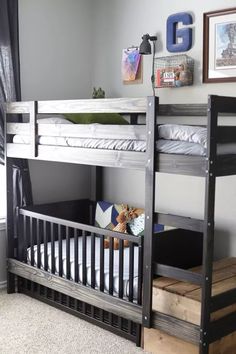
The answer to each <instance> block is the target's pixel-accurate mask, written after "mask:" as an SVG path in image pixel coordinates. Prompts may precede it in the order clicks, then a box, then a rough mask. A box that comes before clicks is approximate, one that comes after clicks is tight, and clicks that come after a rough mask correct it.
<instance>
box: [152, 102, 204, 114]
mask: <svg viewBox="0 0 236 354" xmlns="http://www.w3.org/2000/svg"><path fill="white" fill-rule="evenodd" d="M158 114H159V115H160V116H189V117H191V116H203V117H204V116H206V114H207V105H206V104H161V105H160V106H159V109H158Z"/></svg>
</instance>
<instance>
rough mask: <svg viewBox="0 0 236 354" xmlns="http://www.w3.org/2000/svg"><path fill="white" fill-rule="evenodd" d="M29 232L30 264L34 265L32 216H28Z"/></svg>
mask: <svg viewBox="0 0 236 354" xmlns="http://www.w3.org/2000/svg"><path fill="white" fill-rule="evenodd" d="M29 234H30V259H31V261H30V264H31V265H32V266H34V230H33V218H29Z"/></svg>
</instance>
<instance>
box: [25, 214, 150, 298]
mask: <svg viewBox="0 0 236 354" xmlns="http://www.w3.org/2000/svg"><path fill="white" fill-rule="evenodd" d="M105 237H107V238H108V239H109V249H105V247H104V239H105ZM115 238H116V239H118V249H115V247H114V239H115ZM124 240H128V243H129V246H128V247H127V248H126V247H124ZM142 257H143V240H142V238H141V237H136V236H133V235H129V234H122V233H119V232H113V231H110V230H105V229H101V228H97V227H94V226H90V225H85V224H82V223H77V222H72V221H69V220H64V219H59V218H56V217H51V216H48V215H43V214H40V213H37V212H33V211H29V210H26V209H19V237H18V260H19V261H21V262H24V263H27V264H28V265H31V267H36V268H38V269H40V270H43V271H45V272H48V273H51V274H52V275H55V276H57V277H60V278H63V279H67V280H69V281H72V282H73V283H77V284H82V285H84V286H86V287H89V288H91V289H93V290H94V291H96V292H98V293H106V294H109V295H110V296H113V297H116V298H119V299H122V300H126V301H128V302H130V303H135V304H139V305H141V302H142V296H141V295H142Z"/></svg>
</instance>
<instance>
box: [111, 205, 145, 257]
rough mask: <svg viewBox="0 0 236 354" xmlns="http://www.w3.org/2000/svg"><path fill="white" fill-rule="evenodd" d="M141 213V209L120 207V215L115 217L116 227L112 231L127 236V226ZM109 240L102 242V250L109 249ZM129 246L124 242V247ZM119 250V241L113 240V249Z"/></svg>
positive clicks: (126, 206) (127, 242)
mask: <svg viewBox="0 0 236 354" xmlns="http://www.w3.org/2000/svg"><path fill="white" fill-rule="evenodd" d="M141 213H142V209H137V208H130V207H129V206H128V205H122V210H121V212H120V214H119V215H118V216H117V217H116V221H117V223H118V224H117V225H116V226H115V227H114V228H113V231H117V232H122V233H125V234H127V224H128V223H129V222H130V221H131V220H132V219H134V218H137V217H138V216H139V215H140V214H141ZM109 244H110V238H106V239H105V240H104V248H109ZM128 246H129V241H128V240H124V247H128ZM118 248H119V239H118V238H116V237H115V238H114V249H115V250H117V249H118Z"/></svg>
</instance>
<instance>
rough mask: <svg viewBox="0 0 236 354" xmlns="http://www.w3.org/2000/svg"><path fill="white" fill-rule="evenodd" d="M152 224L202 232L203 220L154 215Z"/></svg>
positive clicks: (160, 214) (161, 214)
mask: <svg viewBox="0 0 236 354" xmlns="http://www.w3.org/2000/svg"><path fill="white" fill-rule="evenodd" d="M154 222H155V223H157V224H162V225H168V226H174V227H178V228H181V229H185V230H192V231H199V232H202V231H203V220H199V219H194V218H188V217H184V216H178V215H172V214H163V213H155V215H154Z"/></svg>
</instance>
